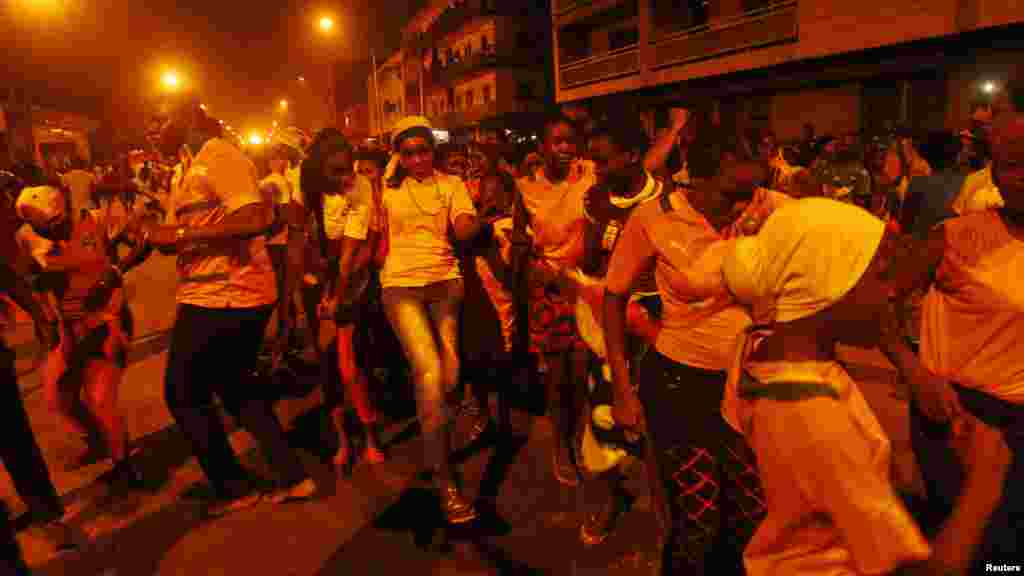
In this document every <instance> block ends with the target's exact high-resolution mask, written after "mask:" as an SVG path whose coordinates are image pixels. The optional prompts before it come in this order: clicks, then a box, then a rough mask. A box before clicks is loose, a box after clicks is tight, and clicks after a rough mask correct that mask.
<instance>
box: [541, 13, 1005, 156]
mask: <svg viewBox="0 0 1024 576" xmlns="http://www.w3.org/2000/svg"><path fill="white" fill-rule="evenodd" d="M551 18H552V30H553V32H552V34H553V39H554V43H553V46H554V52H555V67H554V68H555V69H554V73H555V83H556V91H555V93H556V99H557V101H558V102H560V103H564V102H572V101H596V102H601V101H612V102H614V101H616V97H617V96H621V95H624V94H630V95H631V96H632V97H634V98H635V97H638V96H639V97H640V98H649V99H651V100H653V101H659V102H662V103H665V102H676V103H679V104H680V105H694V104H697V103H700V102H707V101H714V103H715V106H723V107H725V108H726V109H728V110H729V111H730V112H735V114H733V115H738V116H740V117H745V118H747V119H748V120H753V122H754V123H760V124H761V125H764V126H767V127H770V128H771V129H772V130H774V131H775V132H777V133H778V134H779V135H780V137H796V136H798V135H799V133H800V131H801V129H802V126H803V125H804V124H811V125H816V126H819V127H827V128H828V130H829V131H831V132H833V133H842V132H853V131H857V130H871V129H874V128H880V126H877V125H879V124H885V123H892V122H896V123H901V124H909V125H912V126H916V127H921V128H940V127H946V128H955V127H958V126H959V125H960V124H961V123H962V122H963V121H964V119H965V118H966V116H967V114H968V111H967V110H968V103H969V102H970V101H971V100H972V99H973V98H974V97H975V96H977V94H976V93H977V92H978V91H979V90H980V89H981V87H982V86H983V85H985V84H987V83H988V82H989V81H991V80H994V81H995V82H997V83H998V81H999V79H1000V78H1006V77H1008V76H1010V75H1013V74H1014V69H1015V68H1016V66H1017V64H1016V63H1017V62H1021V61H1024V60H1022V59H1021V55H1022V54H1024V52H1021V51H1020V50H1021V49H1022V48H1024V46H1021V42H1020V41H1019V38H1020V37H1021V36H1022V34H1021V32H1022V31H1021V29H1020V25H1021V23H1024V10H1021V9H1020V6H1019V4H1018V2H1016V1H1015V0H908V1H907V2H902V3H900V2H886V1H882V0H858V1H856V2H854V1H849V0H716V1H713V2H707V1H704V0H682V1H680V0H555V1H554V2H553V5H552V10H551ZM851 111H852V113H851Z"/></svg>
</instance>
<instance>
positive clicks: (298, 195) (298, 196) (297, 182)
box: [285, 165, 305, 206]
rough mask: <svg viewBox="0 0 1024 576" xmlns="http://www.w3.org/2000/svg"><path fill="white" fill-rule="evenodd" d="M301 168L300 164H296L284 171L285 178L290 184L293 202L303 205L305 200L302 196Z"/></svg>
mask: <svg viewBox="0 0 1024 576" xmlns="http://www.w3.org/2000/svg"><path fill="white" fill-rule="evenodd" d="M301 176H302V170H301V165H296V166H295V167H294V168H290V169H289V170H288V171H287V172H285V178H287V179H288V182H289V183H290V184H291V185H292V202H295V203H296V204H298V205H299V206H304V205H305V200H304V199H303V197H302V177H301Z"/></svg>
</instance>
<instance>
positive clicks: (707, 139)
mask: <svg viewBox="0 0 1024 576" xmlns="http://www.w3.org/2000/svg"><path fill="white" fill-rule="evenodd" d="M728 156H732V157H734V158H739V157H740V152H739V149H738V148H737V146H736V143H735V142H730V141H729V140H726V139H724V138H721V137H719V136H712V135H708V134H705V135H704V136H703V137H700V136H698V138H697V141H696V142H694V143H692V144H690V146H689V148H687V149H686V164H687V170H688V171H689V173H690V176H692V177H694V178H714V177H715V176H718V173H719V172H720V171H721V168H722V159H723V158H726V157H728Z"/></svg>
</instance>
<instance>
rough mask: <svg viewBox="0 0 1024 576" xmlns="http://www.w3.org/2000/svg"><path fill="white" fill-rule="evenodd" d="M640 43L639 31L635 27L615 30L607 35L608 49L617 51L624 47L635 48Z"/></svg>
mask: <svg viewBox="0 0 1024 576" xmlns="http://www.w3.org/2000/svg"><path fill="white" fill-rule="evenodd" d="M639 42H640V29H639V28H637V27H636V26H629V27H626V28H617V29H615V30H612V31H611V32H609V33H608V49H609V50H618V49H619V48H625V47H626V46H635V45H636V44H637V43H639Z"/></svg>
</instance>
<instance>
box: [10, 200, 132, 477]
mask: <svg viewBox="0 0 1024 576" xmlns="http://www.w3.org/2000/svg"><path fill="white" fill-rule="evenodd" d="M67 207H68V204H67V198H66V196H65V192H64V191H63V190H61V189H58V188H52V187H48V186H39V187H32V188H25V189H24V190H22V192H21V194H20V195H19V197H18V200H17V201H16V203H15V208H16V210H17V213H18V216H19V217H20V218H22V219H23V220H24V221H25V222H26V223H27V225H28V227H27V228H23V229H22V230H21V231H20V232H19V241H20V242H23V243H24V244H25V245H28V246H29V247H30V249H31V255H32V257H33V259H34V260H35V261H36V263H37V264H38V265H39V267H40V268H41V269H42V271H43V273H44V274H46V275H47V276H49V277H50V278H54V279H58V278H59V282H55V283H54V284H53V285H52V287H51V288H50V290H49V292H50V293H51V294H52V295H53V299H54V301H55V302H57V305H58V310H59V312H60V320H61V339H60V343H59V345H58V346H56V348H55V349H54V350H52V351H51V352H50V354H49V355H48V357H47V362H46V370H45V373H44V378H43V385H44V391H45V393H46V396H47V401H48V403H49V405H50V406H51V408H52V410H53V411H54V412H55V413H56V414H57V416H58V417H59V418H61V420H62V421H63V422H64V424H65V425H66V426H67V428H68V429H69V430H70V431H72V432H73V433H74V434H77V435H79V436H81V438H82V439H83V440H84V441H85V443H86V446H87V449H88V450H87V452H86V454H85V455H84V456H83V458H84V459H85V460H86V461H87V460H88V459H91V458H93V457H95V456H96V455H97V453H100V452H102V451H103V450H106V451H107V452H108V453H109V455H110V457H111V458H112V459H113V461H114V473H113V475H112V478H113V479H116V481H117V482H118V483H119V485H120V486H121V487H122V488H130V487H132V486H134V485H137V484H138V481H139V473H138V470H137V469H136V468H135V466H134V465H133V464H132V463H131V462H130V461H129V459H128V453H127V440H128V438H127V433H126V431H125V429H124V421H123V418H122V416H121V414H120V413H119V412H118V410H117V403H116V400H115V399H116V398H117V388H118V386H119V385H120V382H121V374H122V372H123V370H124V367H125V352H126V348H127V345H128V324H127V322H126V320H127V318H128V315H127V313H126V310H127V308H126V306H127V304H126V302H125V297H124V291H123V280H122V274H123V271H126V270H127V269H128V268H130V267H132V266H134V265H137V264H140V263H141V262H142V260H143V259H144V257H142V258H139V257H138V255H139V254H141V253H142V252H143V251H145V248H144V247H142V246H140V247H138V248H137V250H136V252H135V254H133V255H132V256H130V257H129V258H128V259H127V260H126V262H125V263H124V266H123V267H122V268H119V267H117V266H114V265H113V263H112V262H111V261H110V257H109V254H110V245H111V238H112V234H111V230H112V229H123V228H124V227H126V226H128V223H127V221H125V218H124V217H122V218H117V217H115V216H112V215H110V214H109V213H105V212H102V211H100V210H88V211H83V212H81V217H80V218H78V219H73V218H70V217H69V212H68V210H67ZM83 391H84V392H85V394H84V400H83V394H82V392H83ZM104 444H105V445H104Z"/></svg>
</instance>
